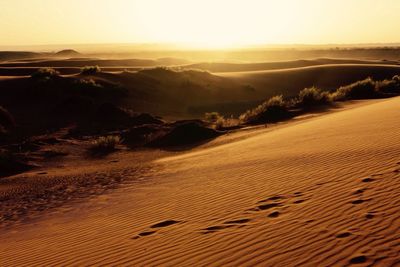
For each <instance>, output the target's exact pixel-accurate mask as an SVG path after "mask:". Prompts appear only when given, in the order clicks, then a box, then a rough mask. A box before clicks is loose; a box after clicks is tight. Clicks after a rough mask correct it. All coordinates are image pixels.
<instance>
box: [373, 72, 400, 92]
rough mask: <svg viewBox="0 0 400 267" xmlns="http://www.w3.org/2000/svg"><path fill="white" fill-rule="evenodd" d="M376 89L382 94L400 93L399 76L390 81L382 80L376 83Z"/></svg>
mask: <svg viewBox="0 0 400 267" xmlns="http://www.w3.org/2000/svg"><path fill="white" fill-rule="evenodd" d="M376 88H377V90H378V91H379V92H381V93H384V94H399V93H400V76H398V75H396V76H394V77H393V78H392V79H391V80H383V81H378V82H376Z"/></svg>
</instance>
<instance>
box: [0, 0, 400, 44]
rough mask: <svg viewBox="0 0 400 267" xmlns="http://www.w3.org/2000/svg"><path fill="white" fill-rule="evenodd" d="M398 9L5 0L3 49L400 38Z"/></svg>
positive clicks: (382, 5) (177, 0)
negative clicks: (69, 45) (77, 45)
mask: <svg viewBox="0 0 400 267" xmlns="http://www.w3.org/2000/svg"><path fill="white" fill-rule="evenodd" d="M22 10H23V11H24V12H21V11H22ZM398 10H400V2H399V1H395V0H382V1H379V2H378V1H373V0H363V1H360V0H352V1H345V0H328V1H323V3H322V1H318V0H301V1H295V0H283V1H279V2H277V1H261V0H248V1H243V0H240V1H235V2H232V1H227V0H219V1H212V0H205V1H194V0H192V1H181V0H171V1H161V0H146V1H144V0H115V1H112V2H111V1H106V0H97V1H95V0H88V1H84V2H82V1H78V0H71V1H51V0H37V1H29V0H21V1H18V2H17V1H12V0H3V1H2V2H1V3H0V16H1V17H2V20H1V22H0V36H2V38H1V40H0V46H3V47H4V46H9V47H12V46H29V45H56V44H57V45H60V44H85V43H87V44H92V43H154V44H159V43H160V44H175V45H178V46H186V47H201V48H235V47H240V46H253V45H261V44H266V45H268V44H311V45H319V44H353V43H356V44H361V43H397V42H400V39H399V37H398V35H397V34H396V32H397V31H396V28H395V27H396V25H397V24H396V21H397V11H398ZM71 18H73V19H71Z"/></svg>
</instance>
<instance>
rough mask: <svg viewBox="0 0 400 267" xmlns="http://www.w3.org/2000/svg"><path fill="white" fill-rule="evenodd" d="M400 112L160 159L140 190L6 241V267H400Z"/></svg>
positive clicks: (356, 114)
mask: <svg viewBox="0 0 400 267" xmlns="http://www.w3.org/2000/svg"><path fill="white" fill-rule="evenodd" d="M399 104H400V98H399V97H396V98H393V99H389V100H384V101H379V102H377V103H374V104H370V105H366V106H362V107H359V108H355V109H351V110H345V111H341V112H337V113H332V114H329V115H326V116H321V117H317V118H314V119H310V120H308V121H305V122H303V123H297V124H295V125H290V124H289V125H288V126H287V127H282V128H279V129H277V130H274V131H269V132H266V133H261V134H259V135H256V136H253V137H251V138H248V139H244V140H240V141H237V142H233V143H228V144H225V145H222V146H217V147H211V148H207V149H204V150H200V151H196V152H189V153H185V154H183V155H177V156H172V157H167V158H163V159H160V160H157V161H155V162H154V170H153V171H152V172H151V174H150V175H148V176H147V179H146V180H145V181H144V182H143V183H139V184H135V185H132V186H126V187H122V188H120V189H118V190H116V191H114V192H113V193H110V194H107V195H103V196H99V197H97V198H95V199H93V200H92V201H90V202H88V203H81V204H78V205H74V206H72V207H71V208H65V209H60V210H58V211H57V212H55V213H52V214H48V215H45V216H43V217H42V219H40V220H38V221H37V222H35V224H31V225H20V226H15V227H14V228H11V229H9V231H1V232H0V237H1V240H2V242H1V244H0V265H5V266H32V265H56V264H57V265H74V266H82V265H120V266H132V265H133V266H160V265H161V266H193V265H196V266H210V265H214V266H222V265H224V266H254V265H261V266H300V265H301V266H350V265H352V264H360V265H361V266H363V265H368V266H371V265H373V266H374V265H375V266H382V265H383V266H396V265H398V264H400V260H399V255H398V252H399V250H400V236H399V233H398V231H397V229H398V226H399V224H400V216H399V214H400V213H399V208H398V203H399V201H400V193H399V192H400V183H399V180H398V175H399V173H400V165H399V163H400V157H399V155H398V151H399V149H400V147H399V146H400V145H399V143H398V140H399V138H400V132H399V130H398V125H399V120H400V119H399V118H400V110H399V109H398V106H399ZM76 221H79V224H78V225H77V224H76ZM10 230H11V231H10Z"/></svg>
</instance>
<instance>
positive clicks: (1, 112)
mask: <svg viewBox="0 0 400 267" xmlns="http://www.w3.org/2000/svg"><path fill="white" fill-rule="evenodd" d="M14 125H15V122H14V118H13V116H12V115H11V114H10V112H8V110H6V109H5V108H3V107H2V106H0V128H4V129H7V128H10V127H12V126H14Z"/></svg>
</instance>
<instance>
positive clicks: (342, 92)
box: [332, 78, 381, 101]
mask: <svg viewBox="0 0 400 267" xmlns="http://www.w3.org/2000/svg"><path fill="white" fill-rule="evenodd" d="M380 96H381V95H380V92H379V91H378V90H377V88H376V82H375V81H374V80H373V79H372V78H367V79H365V80H362V81H358V82H355V83H352V84H349V85H346V86H342V87H340V88H339V89H337V90H336V92H334V93H333V94H332V99H333V100H335V101H343V100H352V99H371V98H379V97H380Z"/></svg>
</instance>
